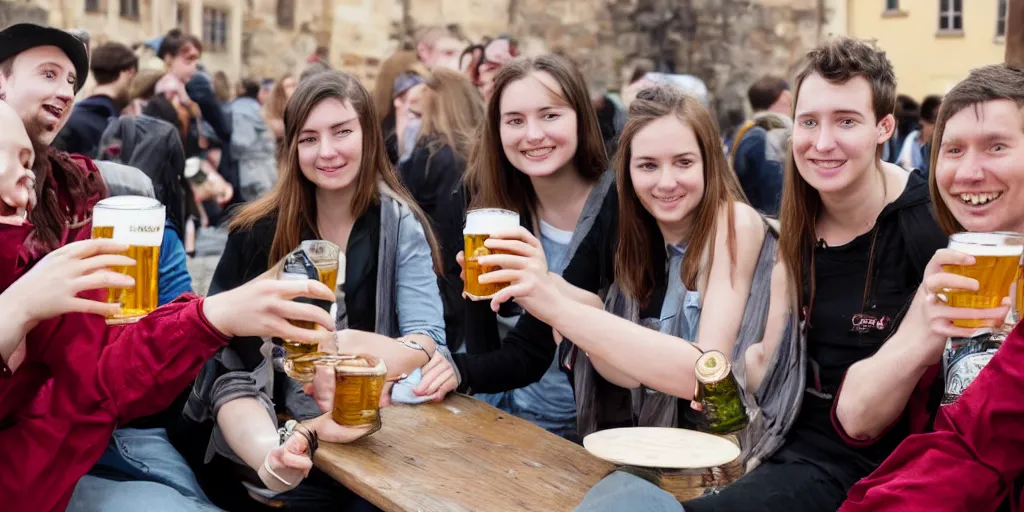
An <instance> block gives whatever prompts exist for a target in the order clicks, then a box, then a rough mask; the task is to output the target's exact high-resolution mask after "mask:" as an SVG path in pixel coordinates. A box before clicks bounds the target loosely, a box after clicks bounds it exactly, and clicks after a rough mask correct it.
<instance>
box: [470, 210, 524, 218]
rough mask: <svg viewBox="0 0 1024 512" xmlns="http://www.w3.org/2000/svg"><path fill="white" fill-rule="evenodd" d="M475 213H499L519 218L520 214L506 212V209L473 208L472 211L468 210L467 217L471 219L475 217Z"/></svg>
mask: <svg viewBox="0 0 1024 512" xmlns="http://www.w3.org/2000/svg"><path fill="white" fill-rule="evenodd" d="M474 213H475V214H481V213H497V214H499V215H507V216H511V215H515V216H516V217H519V213H518V212H514V211H512V210H506V209H504V208H473V209H472V210H466V217H469V216H470V215H473V214H474Z"/></svg>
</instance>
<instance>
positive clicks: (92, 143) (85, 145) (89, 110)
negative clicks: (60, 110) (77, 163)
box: [53, 96, 118, 158]
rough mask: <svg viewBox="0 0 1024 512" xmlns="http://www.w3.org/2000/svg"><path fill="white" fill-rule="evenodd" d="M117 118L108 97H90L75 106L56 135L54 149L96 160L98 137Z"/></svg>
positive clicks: (111, 101)
mask: <svg viewBox="0 0 1024 512" xmlns="http://www.w3.org/2000/svg"><path fill="white" fill-rule="evenodd" d="M117 116H118V110H117V107H115V106H114V100H113V99H111V98H110V96H92V97H89V98H86V99H84V100H82V101H80V102H79V103H77V104H75V108H74V110H72V111H71V117H69V118H68V122H67V124H66V125H64V128H63V129H62V130H61V131H60V133H59V134H57V138H56V140H54V142H53V144H54V147H56V148H57V149H60V150H61V151H66V152H68V153H76V154H79V155H85V156H87V157H89V158H96V157H97V155H98V154H99V148H100V137H101V136H102V135H103V130H106V129H107V125H108V124H110V120H111V119H113V118H116V117H117Z"/></svg>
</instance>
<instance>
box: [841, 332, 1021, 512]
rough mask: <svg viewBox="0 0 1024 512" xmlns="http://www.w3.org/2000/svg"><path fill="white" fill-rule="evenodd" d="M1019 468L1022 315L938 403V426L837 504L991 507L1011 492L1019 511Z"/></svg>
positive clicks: (906, 508)
mask: <svg viewBox="0 0 1024 512" xmlns="http://www.w3.org/2000/svg"><path fill="white" fill-rule="evenodd" d="M1022 474H1024V322H1021V323H1018V324H1017V327H1016V328H1014V330H1013V332H1012V333H1010V335H1009V336H1008V337H1007V338H1006V341H1005V342H1003V345H1002V347H1000V348H999V351H998V352H997V353H996V355H995V357H993V358H992V360H991V361H990V362H989V364H988V366H986V367H985V369H984V370H982V371H981V373H980V374H979V375H978V377H977V378H976V379H975V380H974V382H972V383H971V385H970V386H968V387H967V389H966V390H965V391H964V392H963V394H962V395H960V398H959V399H957V401H956V402H955V403H953V404H951V405H946V406H943V407H941V408H940V409H939V413H938V416H937V417H936V419H935V428H934V431H932V432H929V433H926V434H919V435H914V436H910V437H908V438H907V439H906V440H905V441H904V442H903V443H902V444H900V446H899V447H898V448H897V449H896V451H895V452H893V454H892V455H891V456H890V457H889V458H888V459H886V460H885V462H884V463H882V465H881V466H879V467H878V469H877V470H875V472H874V473H872V474H871V475H869V476H868V477H867V478H865V479H863V480H861V481H860V482H858V483H857V485H855V486H854V487H853V488H852V489H851V490H850V493H849V495H848V496H847V501H846V503H845V504H843V507H842V508H841V509H840V510H841V511H842V512H857V511H862V510H863V511H872V512H874V511H897V510H898V511H900V512H916V511H922V512H924V511H929V512H931V511H934V510H943V511H965V512H967V511H969V512H975V511H991V510H996V509H997V508H998V507H999V506H1000V505H1001V504H1002V503H1003V502H1004V501H1006V500H1007V499H1008V498H1009V499H1011V500H1012V508H1011V510H1014V511H1017V512H1020V511H1022V510H1024V509H1022V508H1021V501H1022V500H1021V498H1022V496H1016V495H1014V494H1015V493H1014V482H1015V481H1016V480H1018V479H1019V478H1020V477H1021V475H1022Z"/></svg>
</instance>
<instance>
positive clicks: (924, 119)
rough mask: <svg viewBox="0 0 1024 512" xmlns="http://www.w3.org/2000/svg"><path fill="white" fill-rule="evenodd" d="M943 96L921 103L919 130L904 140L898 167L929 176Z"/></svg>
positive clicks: (928, 98)
mask: <svg viewBox="0 0 1024 512" xmlns="http://www.w3.org/2000/svg"><path fill="white" fill-rule="evenodd" d="M941 104H942V96H936V95H932V96H928V97H926V98H925V99H924V101H922V102H921V110H920V115H919V116H918V122H919V125H918V128H917V129H916V130H914V131H912V132H910V133H908V134H907V138H906V139H904V140H903V148H902V149H900V156H899V158H898V159H897V160H896V165H899V166H900V167H902V168H904V169H906V170H908V171H913V170H914V169H920V170H921V172H923V173H925V175H927V174H928V167H929V165H928V164H929V163H930V162H929V157H930V155H931V141H932V133H933V132H934V131H935V118H936V117H937V116H938V115H939V106H940V105H941Z"/></svg>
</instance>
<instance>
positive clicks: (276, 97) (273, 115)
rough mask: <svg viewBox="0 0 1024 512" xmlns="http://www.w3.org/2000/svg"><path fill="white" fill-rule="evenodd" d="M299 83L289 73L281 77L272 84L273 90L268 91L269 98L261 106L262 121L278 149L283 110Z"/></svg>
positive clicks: (280, 139) (280, 141) (281, 136)
mask: <svg viewBox="0 0 1024 512" xmlns="http://www.w3.org/2000/svg"><path fill="white" fill-rule="evenodd" d="M298 86H299V81H298V80H297V79H296V78H295V76H293V75H292V74H291V73H289V74H286V75H283V76H281V78H278V79H277V81H276V82H274V88H273V89H271V90H270V97H269V98H267V103H266V104H265V105H263V119H265V120H266V122H267V126H268V127H270V129H271V131H273V132H274V140H275V141H276V142H277V145H278V147H279V148H280V146H281V143H282V141H283V140H284V108H285V106H286V105H288V100H289V99H291V97H292V94H295V88H296V87H298Z"/></svg>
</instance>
